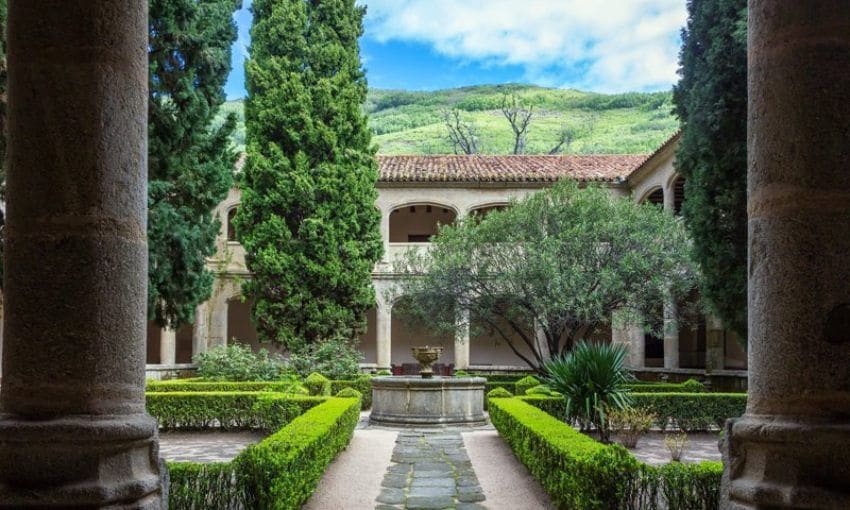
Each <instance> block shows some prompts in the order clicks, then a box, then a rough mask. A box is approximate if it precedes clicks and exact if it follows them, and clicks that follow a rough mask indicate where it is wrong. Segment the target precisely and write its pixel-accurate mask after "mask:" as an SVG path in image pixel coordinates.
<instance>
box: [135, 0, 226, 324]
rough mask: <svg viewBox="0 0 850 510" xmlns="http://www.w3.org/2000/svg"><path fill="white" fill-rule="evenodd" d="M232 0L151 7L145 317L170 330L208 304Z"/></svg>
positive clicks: (169, 1)
mask: <svg viewBox="0 0 850 510" xmlns="http://www.w3.org/2000/svg"><path fill="white" fill-rule="evenodd" d="M240 6H241V1H240V0H151V1H150V104H149V119H148V120H149V130H150V131H149V140H150V141H149V160H148V179H149V191H148V207H149V216H148V246H149V255H150V259H149V269H148V276H149V286H148V315H149V316H150V318H151V319H154V320H156V321H157V323H159V324H160V325H169V326H172V327H178V326H180V325H181V324H185V323H189V322H191V321H192V320H193V318H194V314H195V307H196V306H197V305H198V304H200V303H202V302H203V301H206V300H207V299H209V297H210V295H211V293H212V283H213V275H212V273H211V272H210V271H208V270H207V269H206V267H205V258H206V257H208V256H211V255H213V254H214V253H215V239H216V234H217V233H218V231H219V227H220V223H219V221H218V220H217V219H216V218H214V217H213V214H212V211H213V209H214V208H215V206H216V205H217V204H218V203H219V202H221V200H222V199H224V197H225V196H226V195H227V191H228V189H229V188H230V187H231V186H232V184H233V166H234V164H235V162H236V153H235V152H234V150H233V149H232V147H231V144H230V141H229V136H230V134H231V132H232V131H233V130H234V128H235V125H236V119H235V118H234V117H230V118H228V119H227V120H226V121H225V122H224V123H223V124H221V125H218V126H216V125H215V124H214V117H215V115H216V113H217V111H218V108H219V106H221V104H222V103H223V102H224V100H225V97H224V83H225V81H226V79H227V76H228V74H229V72H230V51H231V46H232V45H233V43H234V41H235V40H236V26H235V24H234V22H233V19H232V18H233V13H234V11H235V10H236V9H238V8H240Z"/></svg>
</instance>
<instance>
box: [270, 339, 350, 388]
mask: <svg viewBox="0 0 850 510" xmlns="http://www.w3.org/2000/svg"><path fill="white" fill-rule="evenodd" d="M362 360H363V353H362V352H360V350H359V349H358V348H357V345H356V344H355V343H354V342H352V341H351V340H347V339H344V338H332V339H328V340H322V341H320V342H317V343H313V344H309V345H306V346H304V347H302V348H300V349H298V350H297V351H295V352H293V353H291V354H290V355H289V358H288V359H287V362H286V366H287V368H288V369H289V370H290V371H291V372H294V373H296V374H298V375H299V376H301V377H307V376H308V375H309V374H311V373H313V372H318V373H320V374H322V375H324V376H325V377H327V378H329V379H354V378H355V377H357V376H358V375H359V374H360V361H362Z"/></svg>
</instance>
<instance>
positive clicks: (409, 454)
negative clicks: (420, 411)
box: [375, 430, 486, 510]
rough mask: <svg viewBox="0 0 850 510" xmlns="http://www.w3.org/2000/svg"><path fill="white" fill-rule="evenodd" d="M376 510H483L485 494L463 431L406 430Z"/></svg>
mask: <svg viewBox="0 0 850 510" xmlns="http://www.w3.org/2000/svg"><path fill="white" fill-rule="evenodd" d="M392 461H393V464H392V465H391V466H390V467H389V469H387V472H386V475H385V476H384V481H383V482H382V483H381V487H382V489H381V494H380V495H379V496H378V500H377V501H378V505H377V506H376V507H375V508H376V510H400V509H405V510H442V509H454V510H480V509H484V508H486V507H484V506H482V505H480V504H478V503H479V502H481V501H483V500H484V492H483V491H482V490H481V486H480V485H479V484H478V478H477V477H476V476H475V471H474V470H473V469H472V462H470V460H469V456H468V455H467V453H466V449H465V448H464V445H463V437H462V436H461V434H460V432H459V431H451V430H440V431H434V432H431V431H403V432H399V434H398V437H397V438H396V446H395V449H394V450H393V455H392Z"/></svg>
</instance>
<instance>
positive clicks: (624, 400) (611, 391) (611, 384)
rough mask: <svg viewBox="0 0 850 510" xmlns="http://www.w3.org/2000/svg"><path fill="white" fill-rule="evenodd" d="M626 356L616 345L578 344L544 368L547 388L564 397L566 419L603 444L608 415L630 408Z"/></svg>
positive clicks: (620, 347)
mask: <svg viewBox="0 0 850 510" xmlns="http://www.w3.org/2000/svg"><path fill="white" fill-rule="evenodd" d="M627 355H628V351H627V350H626V348H625V346H623V345H620V344H596V343H590V342H584V341H582V342H579V343H577V344H576V345H575V346H574V347H573V350H572V351H570V352H569V353H567V354H566V355H564V356H560V357H554V358H552V359H551V360H549V361H547V362H546V363H545V364H544V370H545V371H546V383H547V385H548V386H549V387H550V388H552V389H553V390H555V391H557V392H559V393H561V394H563V395H564V398H565V401H566V409H565V411H566V415H567V417H568V418H569V419H574V420H576V421H577V422H578V423H579V424H580V425H581V427H582V429H583V430H587V429H588V427H590V426H592V427H594V428H595V429H596V431H597V432H598V433H599V439H600V440H601V441H602V442H604V443H607V442H609V441H610V434H609V427H608V413H609V412H610V411H615V410H619V409H624V408H626V407H628V406H629V405H630V404H631V398H630V396H629V391H628V390H627V389H626V388H625V385H626V383H628V382H630V381H631V380H632V375H631V373H630V372H629V371H628V370H627V369H626V364H625V362H626V356H627ZM517 384H519V383H517Z"/></svg>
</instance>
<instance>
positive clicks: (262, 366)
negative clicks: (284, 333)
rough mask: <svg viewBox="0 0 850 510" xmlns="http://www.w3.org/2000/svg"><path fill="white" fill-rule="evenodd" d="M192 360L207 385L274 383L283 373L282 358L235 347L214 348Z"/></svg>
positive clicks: (238, 346) (233, 345)
mask: <svg viewBox="0 0 850 510" xmlns="http://www.w3.org/2000/svg"><path fill="white" fill-rule="evenodd" d="M192 360H193V361H194V363H196V364H197V365H198V375H199V376H201V377H202V378H204V379H206V380H209V381H276V380H278V379H280V377H281V375H283V372H284V364H283V358H282V357H281V356H279V355H277V354H269V352H268V351H267V350H265V349H260V350H259V352H256V353H255V352H253V351H252V350H251V347H249V346H247V345H242V344H238V343H232V344H230V345H222V346H218V347H213V348H212V349H210V350H209V351H207V352H201V353H198V354H196V355H195V356H194V357H193V358H192Z"/></svg>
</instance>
